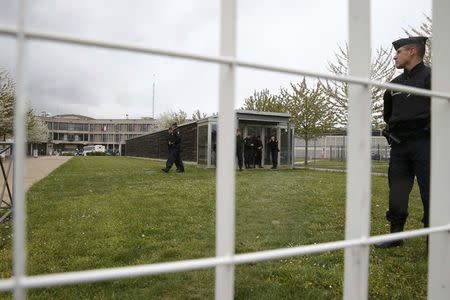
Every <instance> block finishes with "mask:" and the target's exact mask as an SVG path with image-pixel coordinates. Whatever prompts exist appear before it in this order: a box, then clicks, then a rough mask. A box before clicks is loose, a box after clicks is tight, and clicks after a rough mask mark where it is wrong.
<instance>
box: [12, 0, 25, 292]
mask: <svg viewBox="0 0 450 300" xmlns="http://www.w3.org/2000/svg"><path fill="white" fill-rule="evenodd" d="M25 10H26V1H25V0H21V1H20V2H19V12H18V16H17V58H16V59H17V62H16V84H17V85H16V104H15V111H14V155H13V156H14V160H15V161H14V167H13V173H14V174H13V180H14V182H13V197H14V201H13V203H14V206H13V208H12V209H13V234H14V236H13V274H14V279H15V287H14V292H13V295H14V299H25V298H26V291H25V290H24V288H23V287H22V286H21V284H20V282H21V280H22V278H23V277H24V276H25V266H26V243H25V239H26V233H25V230H26V226H25V225H26V221H25V220H26V213H25V211H26V209H25V189H24V173H25V142H26V138H25V137H26V135H25V121H26V115H25V99H24V98H25V97H24V93H25V83H24V81H25V78H24V77H25V76H24V51H25V34H24V25H25Z"/></svg>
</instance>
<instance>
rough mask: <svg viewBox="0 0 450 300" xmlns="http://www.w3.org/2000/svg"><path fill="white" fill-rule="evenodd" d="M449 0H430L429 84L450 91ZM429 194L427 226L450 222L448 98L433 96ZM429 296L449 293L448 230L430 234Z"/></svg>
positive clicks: (449, 259) (430, 297) (449, 101)
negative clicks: (431, 52)
mask: <svg viewBox="0 0 450 300" xmlns="http://www.w3.org/2000/svg"><path fill="white" fill-rule="evenodd" d="M449 15H450V2H449V1H445V0H435V1H433V69H432V78H431V80H432V82H431V87H432V88H433V89H435V90H438V91H442V92H450V86H449V85H448V81H449V78H450V57H449V55H448V53H449V52H450V40H449V38H448V31H449V28H450V21H449V19H448V16H449ZM431 112H432V118H431V187H430V189H431V191H430V192H431V194H430V226H439V225H445V224H450V201H448V196H447V195H448V178H449V177H450V158H449V156H448V149H449V148H450V136H449V135H448V128H449V127H450V118H449V116H450V99H441V98H436V97H433V98H432V102H431ZM428 260H429V261H428V262H429V263H428V298H429V299H449V297H450V232H443V233H434V234H431V235H430V249H429V258H428Z"/></svg>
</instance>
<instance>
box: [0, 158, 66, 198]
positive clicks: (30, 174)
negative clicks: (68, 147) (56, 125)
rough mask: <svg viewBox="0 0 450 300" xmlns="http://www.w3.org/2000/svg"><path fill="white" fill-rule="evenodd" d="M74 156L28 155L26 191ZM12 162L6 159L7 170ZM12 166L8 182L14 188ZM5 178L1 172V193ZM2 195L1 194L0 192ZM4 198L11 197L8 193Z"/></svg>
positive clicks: (4, 164)
mask: <svg viewBox="0 0 450 300" xmlns="http://www.w3.org/2000/svg"><path fill="white" fill-rule="evenodd" d="M71 158H72V156H39V157H27V158H26V165H25V179H24V180H25V182H24V183H25V191H28V189H29V188H30V187H31V186H32V185H33V184H34V183H36V182H38V181H39V180H41V179H42V178H44V177H45V176H47V175H48V174H50V173H51V172H52V171H53V170H54V169H56V168H58V167H59V166H60V165H62V164H63V163H65V162H66V161H68V160H69V159H71ZM9 164H10V160H4V161H3V166H4V167H5V172H7V171H8V167H9ZM12 167H13V166H11V170H10V171H9V178H8V183H9V184H10V188H11V189H12ZM3 186H4V179H3V175H1V172H0V193H1V192H2V190H3ZM0 196H1V194H0ZM3 199H5V200H7V199H8V200H9V197H8V196H7V194H6V191H5V195H4V196H3Z"/></svg>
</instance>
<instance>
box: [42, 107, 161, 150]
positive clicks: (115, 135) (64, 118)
mask: <svg viewBox="0 0 450 300" xmlns="http://www.w3.org/2000/svg"><path fill="white" fill-rule="evenodd" d="M40 118H42V120H44V121H45V122H46V124H47V127H48V130H49V142H48V143H47V144H42V145H40V149H39V153H40V154H50V155H51V154H55V153H62V152H73V151H75V150H76V149H82V148H83V146H85V145H104V146H105V148H106V149H107V150H109V151H115V152H120V153H123V152H124V147H125V146H124V145H125V140H128V139H131V138H134V137H137V136H141V135H143V134H148V133H151V132H153V131H155V130H156V128H157V124H156V120H155V119H153V118H141V119H94V118H90V117H87V116H82V115H73V114H66V115H55V116H45V115H44V116H41V117H40Z"/></svg>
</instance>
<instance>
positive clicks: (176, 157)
mask: <svg viewBox="0 0 450 300" xmlns="http://www.w3.org/2000/svg"><path fill="white" fill-rule="evenodd" d="M167 142H168V150H169V158H168V159H167V162H166V167H165V168H163V169H162V170H163V171H164V172H166V173H167V172H169V170H170V168H171V167H172V165H173V164H174V163H175V166H176V167H177V172H179V173H183V172H184V165H183V161H182V160H181V155H180V152H181V137H180V132H179V131H178V128H177V124H176V123H174V124H172V127H171V129H169V135H168V137H167Z"/></svg>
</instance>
